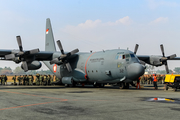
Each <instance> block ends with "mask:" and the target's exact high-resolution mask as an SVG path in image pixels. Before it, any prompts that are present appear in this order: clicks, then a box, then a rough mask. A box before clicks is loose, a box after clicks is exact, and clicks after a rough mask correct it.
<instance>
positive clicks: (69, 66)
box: [66, 63, 72, 72]
mask: <svg viewBox="0 0 180 120" xmlns="http://www.w3.org/2000/svg"><path fill="white" fill-rule="evenodd" d="M66 67H67V69H68V71H69V72H71V71H72V68H71V65H70V64H69V63H66Z"/></svg>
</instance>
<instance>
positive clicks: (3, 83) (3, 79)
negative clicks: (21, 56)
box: [2, 75, 5, 85]
mask: <svg viewBox="0 0 180 120" xmlns="http://www.w3.org/2000/svg"><path fill="white" fill-rule="evenodd" d="M2 85H5V75H2Z"/></svg>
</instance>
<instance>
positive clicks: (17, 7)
mask: <svg viewBox="0 0 180 120" xmlns="http://www.w3.org/2000/svg"><path fill="white" fill-rule="evenodd" d="M179 13H180V1H179V0H111V1H110V0H30V1H27V0H0V49H18V45H17V43H16V36H17V35H21V38H22V43H23V47H24V49H26V50H28V49H34V48H39V49H40V50H41V51H43V50H44V46H45V22H46V18H50V19H51V23H52V27H53V32H54V38H55V40H58V39H60V40H61V41H62V44H63V47H64V49H65V51H70V50H72V49H75V48H79V50H80V51H81V52H88V51H90V50H93V51H101V50H107V49H117V48H118V47H120V48H122V49H127V48H129V50H132V51H133V50H134V46H135V44H136V43H137V44H139V49H138V52H137V54H138V55H161V50H160V44H164V49H165V54H166V55H171V54H174V53H176V54H177V56H179V57H180V45H179V44H180V34H179V33H180V14H179ZM168 63H169V68H171V69H173V68H174V67H180V61H171V62H168ZM19 65H20V64H19ZM4 66H8V67H9V66H10V67H12V68H15V67H16V66H17V65H16V64H15V63H13V62H1V61H0V67H4ZM43 68H44V69H46V67H43ZM159 69H164V66H163V67H159Z"/></svg>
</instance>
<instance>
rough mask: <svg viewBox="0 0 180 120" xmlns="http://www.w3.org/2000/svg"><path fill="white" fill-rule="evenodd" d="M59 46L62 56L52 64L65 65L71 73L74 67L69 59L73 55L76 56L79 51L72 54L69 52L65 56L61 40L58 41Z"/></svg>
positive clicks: (52, 61)
mask: <svg viewBox="0 0 180 120" xmlns="http://www.w3.org/2000/svg"><path fill="white" fill-rule="evenodd" d="M57 45H58V47H59V49H60V51H61V55H60V56H59V57H58V58H54V59H53V60H51V61H50V64H58V65H61V64H65V65H66V68H67V69H68V71H69V72H71V71H72V67H71V65H70V63H69V62H68V58H69V57H70V56H71V55H74V54H75V53H77V52H79V50H78V49H74V50H72V51H71V52H68V53H67V54H65V53H64V50H63V47H62V44H61V42H60V40H58V41H57Z"/></svg>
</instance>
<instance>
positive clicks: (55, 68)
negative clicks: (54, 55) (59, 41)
mask: <svg viewBox="0 0 180 120" xmlns="http://www.w3.org/2000/svg"><path fill="white" fill-rule="evenodd" d="M56 70H57V65H56V64H55V65H54V66H53V71H54V72H56Z"/></svg>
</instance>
